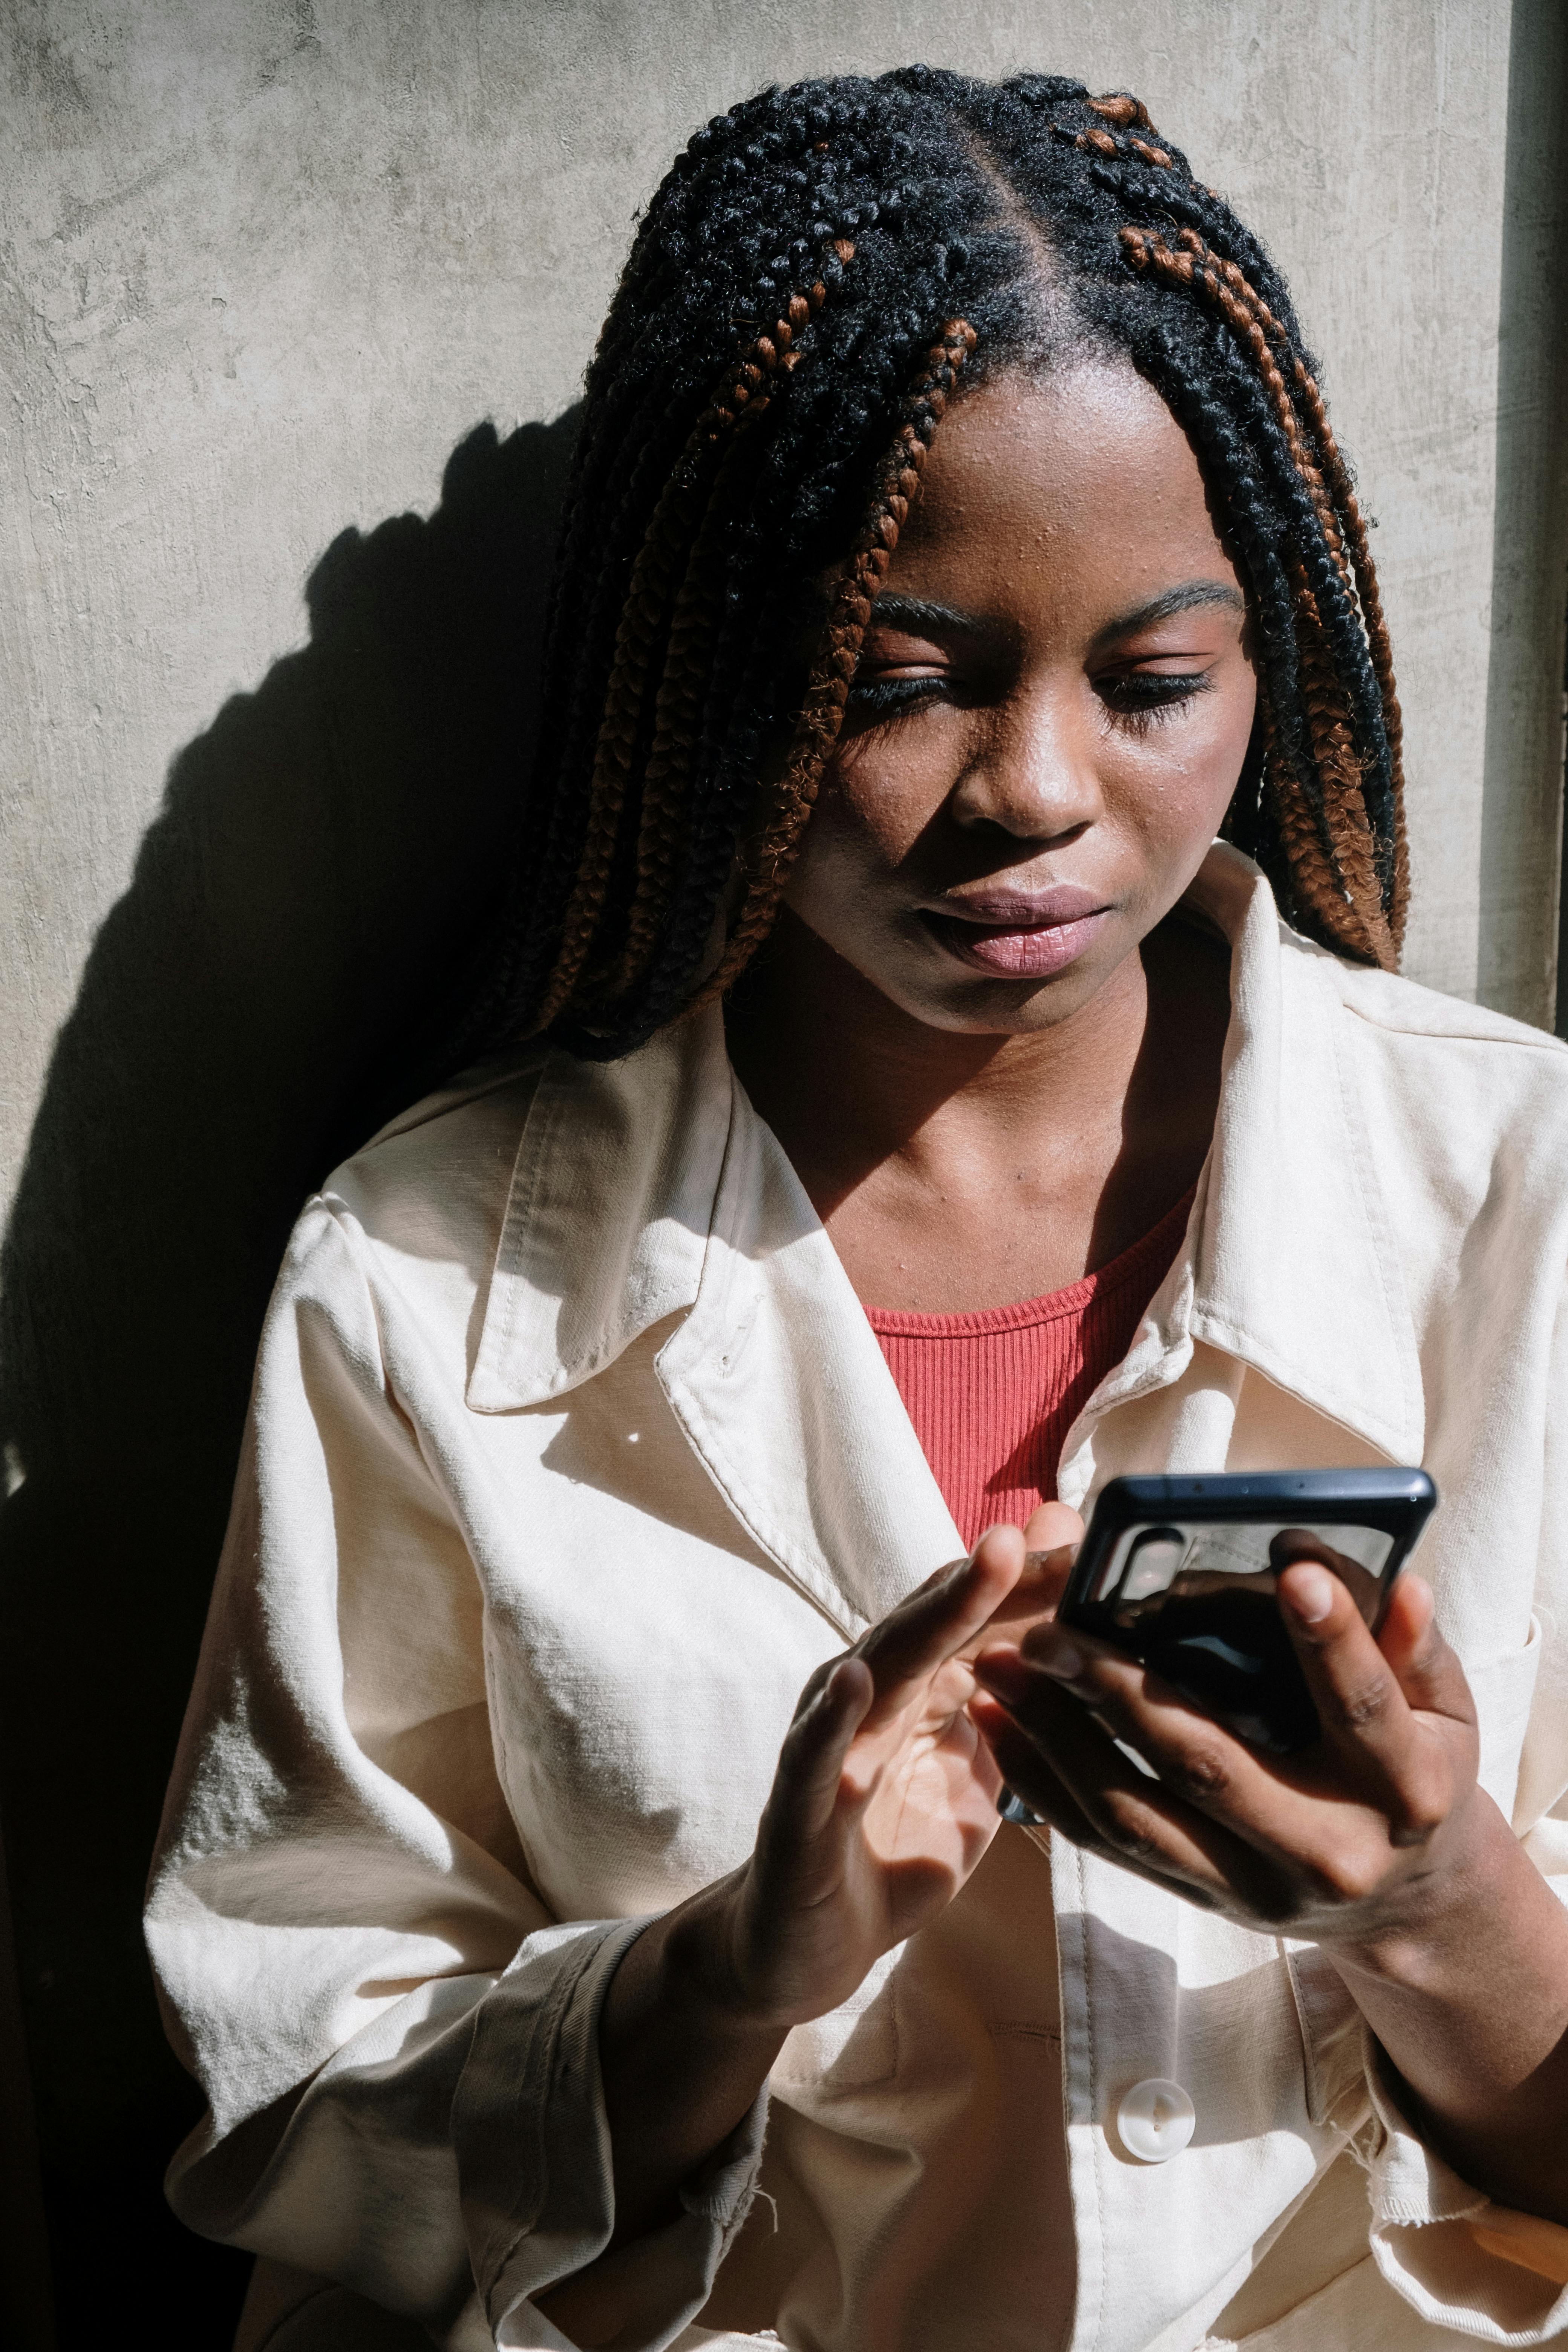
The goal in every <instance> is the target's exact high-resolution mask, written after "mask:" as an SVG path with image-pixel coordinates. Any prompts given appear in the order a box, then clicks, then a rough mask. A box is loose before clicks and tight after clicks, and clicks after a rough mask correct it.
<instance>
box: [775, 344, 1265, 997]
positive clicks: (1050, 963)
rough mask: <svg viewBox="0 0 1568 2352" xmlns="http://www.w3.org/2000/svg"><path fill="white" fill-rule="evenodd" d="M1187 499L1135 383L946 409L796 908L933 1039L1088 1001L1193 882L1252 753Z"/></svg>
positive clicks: (1233, 603) (1181, 469)
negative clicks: (934, 1034) (936, 1032)
mask: <svg viewBox="0 0 1568 2352" xmlns="http://www.w3.org/2000/svg"><path fill="white" fill-rule="evenodd" d="M1246 618H1247V615H1246V607H1245V604H1244V601H1243V597H1242V593H1241V588H1240V585H1239V583H1238V582H1237V575H1236V572H1235V569H1234V567H1233V565H1232V564H1231V562H1230V560H1229V558H1228V557H1227V556H1226V552H1225V550H1224V548H1223V547H1222V546H1221V544H1220V541H1219V538H1218V536H1217V534H1216V532H1215V527H1214V524H1213V522H1212V520H1210V517H1209V512H1208V507H1207V503H1206V500H1205V493H1204V484H1203V478H1202V476H1201V475H1200V473H1199V471H1198V467H1197V463H1196V460H1195V459H1194V456H1193V453H1192V450H1191V449H1190V447H1189V446H1188V444H1187V441H1186V437H1185V436H1184V434H1183V432H1182V431H1181V428H1180V427H1179V426H1178V425H1177V424H1176V422H1175V420H1174V418H1173V416H1172V415H1171V413H1170V411H1169V410H1168V409H1167V408H1166V407H1165V405H1164V404H1163V401H1162V400H1161V399H1160V398H1159V396H1158V394H1156V393H1154V392H1153V391H1152V389H1151V388H1150V387H1149V385H1147V384H1146V383H1144V382H1143V380H1142V377H1140V376H1139V375H1137V374H1136V373H1134V372H1133V371H1132V369H1131V368H1130V367H1126V366H1122V365H1118V364H1116V363H1115V362H1083V363H1080V364H1078V365H1075V366H1073V367H1072V368H1071V369H1070V370H1068V372H1066V373H1059V374H1056V375H1053V376H1052V377H1050V378H1049V379H1048V380H1047V381H1046V382H1044V383H1033V382H1030V381H1028V380H1026V379H1024V378H1021V377H1004V378H999V379H998V380H997V381H996V382H995V383H991V384H987V385H984V386H982V387H981V388H979V389H978V390H976V391H975V392H973V393H972V394H969V395H968V396H967V397H966V398H965V399H963V400H962V401H960V402H959V403H958V404H956V405H955V406H954V407H953V408H952V410H951V411H950V412H949V414H948V415H947V416H946V418H945V419H944V420H943V422H942V425H941V427H940V429H939V431H938V433H937V435H936V438H935V441H934V442H933V444H932V446H931V456H930V458H929V460H928V462H927V465H926V468H925V476H924V486H923V488H922V491H921V497H920V499H919V500H918V501H917V503H916V505H915V507H914V509H913V510H912V512H911V514H910V519H909V522H908V524H907V526H906V528H905V530H904V532H903V535H902V537H901V538H900V541H899V545H898V548H897V551H896V552H895V554H894V556H893V560H892V563H891V565H890V567H889V573H888V578H887V583H886V585H885V587H884V588H883V591H882V593H881V595H880V597H879V600H878V602H877V604H876V605H875V606H874V608H873V614H872V620H871V625H870V627H869V628H868V631H867V634H866V640H865V646H864V650H863V653H862V656H861V660H860V667H859V669H858V673H857V676H856V679H855V684H854V687H853V688H852V689H851V694H850V700H849V705H848V709H847V713H846V717H845V726H844V731H843V734H842V735H841V737H840V739H839V743H838V749H837V753H836V755H835V758H834V760H833V761H832V764H831V765H830V767H829V769H828V770H827V772H826V775H825V777H824V779H823V785H822V790H821V793H820V796H819V798H818V802H817V806H816V811H815V813H814V814H813V816H812V820H811V823H810V824H809V825H808V826H807V827H806V832H805V844H804V847H803V851H802V855H801V857H800V861H799V864H798V865H797V866H796V869H795V875H794V877H793V879H792V882H791V886H790V888H789V892H788V896H787V903H788V905H789V906H790V907H791V908H793V910H794V912H795V914H796V915H797V916H799V917H800V919H802V920H803V921H804V922H805V923H806V924H808V925H809V926H810V928H811V929H813V930H814V931H816V933H817V934H818V936H819V937H820V938H821V939H823V940H826V943H827V945H828V946H829V947H831V948H832V949H833V950H835V951H836V952H837V954H838V955H840V956H842V957H843V958H844V959H845V960H846V961H847V962H849V963H850V964H852V965H854V966H855V968H856V969H857V970H858V971H860V972H862V973H863V974H864V975H865V977H866V978H867V979H868V980H869V981H870V982H872V983H873V984H874V985H875V986H876V987H877V988H879V990H880V991H881V992H882V993H883V994H884V995H885V996H887V997H889V998H890V999H891V1000H892V1002H893V1003H896V1004H898V1005H900V1006H901V1007H902V1008H903V1010H904V1011H906V1012H907V1013H911V1014H913V1015H914V1017H915V1018H916V1019H918V1020H920V1021H922V1022H924V1023H926V1024H929V1025H931V1026H932V1027H935V1028H939V1029H949V1030H973V1031H983V1032H993V1033H994V1032H998V1031H1000V1032H1005V1033H1013V1034H1019V1033H1023V1032H1026V1031H1030V1030H1037V1029H1043V1028H1046V1027H1047V1026H1049V1025H1050V1024H1053V1023H1055V1022H1057V1021H1059V1020H1061V1019H1062V1018H1064V1017H1065V1016H1066V1015H1067V1014H1068V1013H1072V1012H1073V1011H1075V1010H1076V1009H1077V1008H1078V1007H1079V1005H1081V1004H1083V1003H1085V1002H1087V1000H1088V999H1089V997H1091V996H1092V995H1093V994H1094V993H1095V992H1096V991H1097V990H1098V989H1099V988H1100V985H1101V984H1102V983H1103V982H1104V981H1105V980H1106V979H1107V978H1108V977H1109V975H1110V973H1111V972H1113V971H1115V970H1116V969H1117V967H1118V966H1119V965H1120V964H1121V962H1122V961H1123V960H1124V958H1125V957H1127V956H1128V955H1129V954H1130V953H1131V950H1133V949H1134V948H1135V947H1136V945H1137V943H1138V941H1139V940H1141V939H1142V937H1143V936H1144V934H1145V933H1146V932H1147V931H1149V930H1150V929H1152V927H1153V926H1154V924H1156V923H1157V922H1158V921H1159V920H1160V919H1161V917H1162V916H1163V915H1164V914H1165V913H1166V912H1167V910H1168V909H1169V908H1171V907H1172V906H1173V904H1174V902H1175V901H1176V899H1177V898H1179V897H1180V896H1181V894H1182V892H1183V891H1184V889H1185V887H1186V886H1187V884H1188V883H1189V882H1190V881H1191V879H1192V877H1193V876H1194V873H1195V872H1196V870H1197V868H1198V866H1199V865H1200V863H1201V862H1202V859H1203V856H1204V854H1205V851H1206V849H1207V848H1208V846H1209V844H1210V842H1211V841H1212V840H1213V838H1214V835H1215V832H1216V831H1217V829H1218V826H1219V824H1220V820H1221V818H1222V817H1223V815H1224V814H1225V810H1226V803H1228V801H1229V799H1230V796H1231V793H1232V792H1233V791H1234V789H1235V786H1236V783H1237V778H1238V777H1239V775H1240V773H1241V768H1242V762H1243V761H1244V759H1245V757H1246V753H1247V741H1248V738H1249V735H1250V733H1251V729H1252V719H1253V710H1254V707H1255V702H1256V688H1255V682H1254V678H1253V673H1252V668H1251V665H1250V662H1249V660H1248V656H1247V650H1246V644H1245V630H1246Z"/></svg>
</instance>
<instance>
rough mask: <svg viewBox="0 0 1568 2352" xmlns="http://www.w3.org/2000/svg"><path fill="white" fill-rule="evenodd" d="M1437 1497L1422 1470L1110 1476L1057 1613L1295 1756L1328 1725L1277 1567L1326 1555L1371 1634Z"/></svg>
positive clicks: (1251, 1737)
mask: <svg viewBox="0 0 1568 2352" xmlns="http://www.w3.org/2000/svg"><path fill="white" fill-rule="evenodd" d="M1436 1503H1437V1489H1436V1486H1434V1485H1433V1484H1432V1481H1431V1479H1430V1478H1429V1477H1428V1476H1427V1475H1426V1471H1425V1470H1278V1471H1268V1470H1264V1471H1258V1470H1247V1471H1239V1472H1221V1473H1218V1474H1216V1475H1210V1476H1206V1477H1202V1478H1171V1477H1166V1478H1112V1479H1111V1480H1110V1482H1109V1484H1108V1485H1107V1486H1105V1487H1104V1488H1103V1489H1102V1491H1101V1493H1100V1498H1099V1500H1098V1501H1097V1502H1096V1504H1095V1507H1094V1515H1093V1517H1092V1518H1091V1519H1090V1520H1089V1530H1088V1533H1087V1534H1086V1535H1085V1537H1084V1539H1083V1542H1082V1545H1081V1546H1080V1547H1079V1555H1078V1559H1077V1560H1076V1561H1075V1562H1074V1564H1073V1570H1072V1575H1071V1577H1070V1578H1069V1580H1068V1588H1067V1591H1066V1592H1065V1593H1064V1595H1063V1597H1062V1601H1061V1604H1060V1607H1059V1608H1058V1612H1057V1614H1058V1622H1060V1623H1062V1624H1064V1625H1078V1626H1081V1627H1082V1629H1083V1631H1084V1632H1085V1633H1096V1634H1098V1635H1099V1636H1100V1640H1101V1641H1103V1642H1110V1643H1113V1644H1114V1645H1115V1646H1116V1647H1117V1648H1118V1649H1121V1650H1126V1651H1128V1652H1130V1653H1131V1655H1132V1656H1133V1657H1135V1658H1137V1659H1139V1660H1140V1661H1141V1662H1142V1664H1144V1665H1146V1666H1149V1667H1151V1668H1152V1670H1153V1671H1154V1672H1155V1673H1156V1674H1158V1675H1161V1676H1163V1679H1164V1680H1165V1681H1166V1682H1168V1683H1173V1684H1174V1685H1175V1687H1176V1688H1177V1689H1178V1690H1179V1691H1181V1692H1182V1693H1183V1695H1184V1696H1185V1697H1187V1698H1190V1699H1192V1700H1193V1701H1194V1703H1195V1704H1196V1705H1197V1706H1201V1707H1203V1708H1204V1709H1205V1712H1206V1713H1208V1714H1210V1715H1212V1716H1215V1717H1217V1718H1218V1720H1219V1721H1220V1722H1221V1723H1223V1724H1225V1725H1226V1726H1227V1727H1229V1728H1230V1729H1231V1730H1232V1731H1234V1732H1236V1733H1237V1736H1238V1737H1239V1738H1242V1739H1245V1740H1247V1741H1249V1742H1250V1743H1251V1745H1252V1746H1254V1747H1256V1748H1266V1749H1268V1750H1269V1751H1270V1752H1271V1753H1273V1754H1275V1755H1281V1756H1283V1755H1289V1753H1290V1752H1291V1750H1292V1749H1293V1748H1305V1747H1306V1746H1308V1745H1309V1744H1310V1741H1312V1740H1314V1739H1316V1738H1317V1737H1318V1732H1319V1724H1318V1716H1317V1710H1316V1708H1315V1707H1314V1706H1313V1705H1312V1701H1311V1696H1310V1693H1309V1691H1308V1689H1307V1685H1306V1681H1305V1678H1304V1676H1303V1675H1302V1673H1301V1669H1300V1665H1299V1664H1298V1663H1297V1658H1296V1653H1295V1650H1294V1648H1293V1647H1292V1645H1291V1641H1290V1636H1289V1632H1288V1631H1287V1629H1286V1625H1285V1621H1284V1618H1283V1617H1282V1616H1281V1614H1280V1612H1279V1602H1278V1601H1277V1600H1276V1598H1275V1591H1274V1588H1275V1579H1276V1576H1277V1574H1278V1571H1279V1570H1280V1569H1281V1568H1285V1567H1287V1566H1289V1562H1290V1561H1291V1560H1292V1559H1307V1558H1310V1559H1318V1560H1321V1561H1322V1562H1323V1563H1324V1565H1325V1566H1326V1567H1328V1568H1331V1569H1332V1570H1333V1571H1334V1573H1335V1575H1336V1576H1338V1578H1339V1579H1340V1580H1341V1582H1342V1584H1343V1585H1344V1586H1345V1588H1346V1590H1347V1591H1349V1592H1350V1594H1351V1596H1352V1599H1353V1600H1354V1601H1355V1604H1356V1607H1357V1608H1358V1609H1359V1610H1360V1611H1361V1613H1362V1615H1363V1618H1364V1619H1365V1620H1366V1622H1367V1624H1368V1625H1369V1626H1370V1627H1371V1628H1372V1631H1373V1633H1376V1632H1377V1629H1378V1627H1379V1626H1380V1625H1381V1624H1382V1622H1383V1617H1384V1611H1385V1610H1386V1608H1387V1606H1388V1596H1389V1594H1390V1593H1391V1592H1392V1591H1393V1590H1394V1579H1395V1578H1396V1577H1397V1576H1398V1574H1399V1571H1400V1570H1401V1569H1402V1568H1403V1567H1404V1565H1405V1561H1406V1560H1407V1559H1409V1557H1410V1555H1411V1553H1412V1551H1413V1550H1414V1549H1415V1543H1416V1539H1417V1538H1418V1537H1419V1536H1420V1533H1421V1530H1422V1529H1423V1528H1424V1527H1425V1526H1426V1522H1427V1520H1428V1519H1429V1518H1430V1517H1431V1516H1432V1513H1433V1511H1434V1510H1435V1509H1436Z"/></svg>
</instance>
